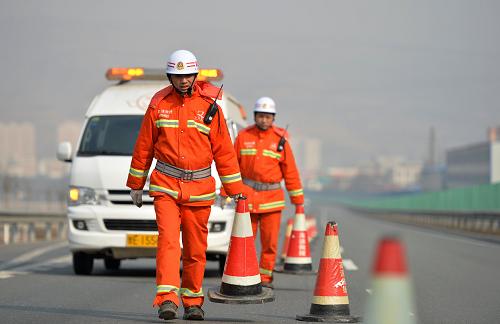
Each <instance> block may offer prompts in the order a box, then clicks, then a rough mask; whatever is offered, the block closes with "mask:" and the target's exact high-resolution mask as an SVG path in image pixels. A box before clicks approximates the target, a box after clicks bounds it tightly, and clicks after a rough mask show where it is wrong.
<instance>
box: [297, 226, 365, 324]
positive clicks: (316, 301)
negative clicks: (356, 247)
mask: <svg viewBox="0 0 500 324" xmlns="http://www.w3.org/2000/svg"><path fill="white" fill-rule="evenodd" d="M296 319H297V320H299V321H308V322H334V323H335V322H337V323H357V322H358V321H359V320H360V318H359V317H356V316H351V315H350V310H349V297H348V294H347V284H346V280H345V276H344V268H343V265H342V257H341V256H340V243H339V236H338V228H337V223H335V222H329V223H328V224H326V230H325V241H324V242H323V254H322V256H321V260H320V261H319V270H318V276H317V278H316V288H315V289H314V296H313V300H312V303H311V309H310V311H309V314H307V315H297V317H296Z"/></svg>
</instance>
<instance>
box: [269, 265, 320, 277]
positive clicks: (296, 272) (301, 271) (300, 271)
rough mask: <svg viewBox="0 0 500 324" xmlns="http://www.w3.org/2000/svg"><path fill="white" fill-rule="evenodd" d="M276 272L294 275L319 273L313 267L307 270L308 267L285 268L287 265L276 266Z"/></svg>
mask: <svg viewBox="0 0 500 324" xmlns="http://www.w3.org/2000/svg"><path fill="white" fill-rule="evenodd" d="M274 272H277V273H285V274H293V275H309V276H310V275H315V274H316V273H318V272H317V271H316V270H312V269H309V270H306V269H299V268H297V269H293V270H292V269H285V267H284V266H283V267H276V268H274Z"/></svg>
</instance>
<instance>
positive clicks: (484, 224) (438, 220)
mask: <svg viewBox="0 0 500 324" xmlns="http://www.w3.org/2000/svg"><path fill="white" fill-rule="evenodd" d="M344 206H346V207H347V208H349V209H352V210H356V211H360V212H363V213H369V214H371V215H375V216H376V217H379V218H382V219H385V220H389V221H396V222H401V223H406V224H413V225H420V226H427V227H437V228H446V229H452V230H459V231H465V232H473V233H478V234H488V235H500V212H489V211H485V212H480V211H475V212H463V211H443V212H436V211H403V210H398V211H395V210H384V209H369V208H364V207H357V206H352V205H349V204H347V205H344Z"/></svg>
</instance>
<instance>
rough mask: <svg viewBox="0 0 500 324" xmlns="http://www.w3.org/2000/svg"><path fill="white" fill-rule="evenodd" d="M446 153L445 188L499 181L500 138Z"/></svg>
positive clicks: (493, 138)
mask: <svg viewBox="0 0 500 324" xmlns="http://www.w3.org/2000/svg"><path fill="white" fill-rule="evenodd" d="M490 139H492V140H493V141H489V142H482V143H477V144H472V145H467V146H463V147H458V148H454V149H451V150H448V151H447V152H446V168H447V170H446V187H447V188H457V187H464V186H472V185H479V184H486V183H494V182H499V181H500V138H497V137H490Z"/></svg>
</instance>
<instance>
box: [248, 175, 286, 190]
mask: <svg viewBox="0 0 500 324" xmlns="http://www.w3.org/2000/svg"><path fill="white" fill-rule="evenodd" d="M243 183H244V184H246V185H247V186H249V187H252V188H253V189H254V190H256V191H268V190H276V189H281V184H280V183H279V182H258V181H254V180H250V179H245V178H243Z"/></svg>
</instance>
